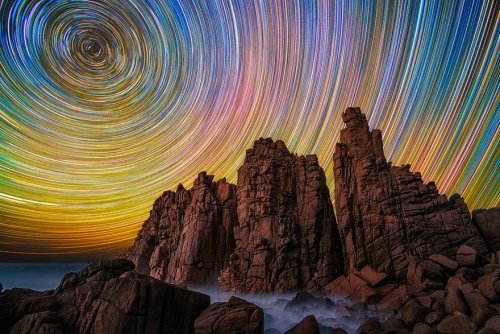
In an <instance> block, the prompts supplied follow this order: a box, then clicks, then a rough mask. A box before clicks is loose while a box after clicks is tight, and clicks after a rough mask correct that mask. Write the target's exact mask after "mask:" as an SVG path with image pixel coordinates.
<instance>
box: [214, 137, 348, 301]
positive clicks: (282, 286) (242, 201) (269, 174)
mask: <svg viewBox="0 0 500 334" xmlns="http://www.w3.org/2000/svg"><path fill="white" fill-rule="evenodd" d="M236 198H237V203H238V226H236V227H235V229H234V236H235V239H236V249H235V251H234V254H232V255H231V257H230V266H229V267H228V268H227V269H226V270H225V271H224V272H223V274H222V277H221V278H220V283H221V289H222V290H223V291H238V292H249V293H262V292H284V291H297V290H299V289H302V288H305V287H309V288H311V287H313V286H323V285H325V284H327V283H328V282H329V281H331V279H332V278H333V277H335V276H337V275H338V274H339V273H340V272H341V271H342V268H343V263H342V255H341V245H340V237H339V233H338V230H337V225H336V222H335V216H334V213H333V207H332V204H331V200H330V195H329V191H328V188H327V186H326V180H325V174H324V171H323V169H322V168H321V167H320V166H319V165H318V160H317V158H316V156H315V155H309V156H307V157H304V156H300V157H297V156H296V155H294V154H292V153H290V152H289V151H288V149H287V148H286V146H285V144H284V143H283V142H282V141H279V140H278V141H276V142H273V141H272V140H271V139H262V138H261V139H260V140H258V141H256V142H255V145H254V147H253V149H250V150H247V153H246V158H245V162H244V164H243V165H242V166H241V167H240V169H239V170H238V186H237V193H236Z"/></svg>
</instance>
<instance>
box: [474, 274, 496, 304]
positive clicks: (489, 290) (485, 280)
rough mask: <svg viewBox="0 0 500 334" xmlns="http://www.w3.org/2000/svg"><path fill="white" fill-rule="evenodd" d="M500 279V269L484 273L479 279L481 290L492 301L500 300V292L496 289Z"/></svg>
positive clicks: (478, 284)
mask: <svg viewBox="0 0 500 334" xmlns="http://www.w3.org/2000/svg"><path fill="white" fill-rule="evenodd" d="M499 281H500V270H496V271H494V272H492V273H490V274H487V275H484V276H482V277H480V278H479V279H478V280H477V286H478V288H479V291H481V293H482V294H483V296H485V297H486V298H488V299H489V301H490V302H492V303H498V302H500V293H498V291H497V290H496V289H495V284H496V283H497V282H499Z"/></svg>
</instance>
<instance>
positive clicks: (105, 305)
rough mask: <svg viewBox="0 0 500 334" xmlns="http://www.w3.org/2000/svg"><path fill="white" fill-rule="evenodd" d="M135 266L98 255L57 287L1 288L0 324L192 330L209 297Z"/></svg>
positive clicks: (55, 330) (140, 333) (137, 332)
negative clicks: (34, 290) (39, 289)
mask: <svg viewBox="0 0 500 334" xmlns="http://www.w3.org/2000/svg"><path fill="white" fill-rule="evenodd" d="M133 269H134V265H133V263H131V262H130V261H128V260H123V259H122V260H112V261H101V262H99V263H94V264H91V265H89V266H88V267H86V268H85V269H83V270H82V271H80V272H79V273H70V274H67V275H66V276H65V277H64V278H63V280H62V281H61V284H60V285H59V287H58V288H57V289H56V290H55V291H54V290H49V291H46V292H44V293H38V294H34V293H32V292H28V293H17V292H15V291H14V292H11V291H9V290H7V291H4V292H3V293H2V294H0V315H3V317H0V328H1V329H2V330H5V331H6V332H7V333H12V334H14V333H16V334H28V333H29V334H34V333H38V334H41V333H51V334H59V333H60V334H62V333H94V334H108V333H117V334H120V333H123V334H125V333H127V334H128V333H132V334H160V333H186V334H187V333H192V332H193V329H194V328H193V324H194V321H195V319H196V317H198V316H199V315H200V313H201V312H202V311H203V310H204V309H205V308H206V307H208V306H209V304H210V298H209V297H208V296H206V295H204V294H201V293H198V292H194V291H189V290H185V289H181V288H178V287H175V286H172V285H169V284H166V283H163V282H161V281H159V280H156V279H154V278H151V277H149V276H145V275H142V274H139V273H137V272H134V271H132V270H133ZM6 315H7V316H6ZM9 328H10V331H9ZM2 333H3V331H2Z"/></svg>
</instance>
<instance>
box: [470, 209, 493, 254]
mask: <svg viewBox="0 0 500 334" xmlns="http://www.w3.org/2000/svg"><path fill="white" fill-rule="evenodd" d="M472 221H473V222H474V224H476V226H477V228H478V230H479V231H480V232H481V235H482V236H483V238H484V240H485V241H486V246H487V247H488V251H489V252H491V253H493V252H497V251H500V208H491V209H487V210H474V211H472Z"/></svg>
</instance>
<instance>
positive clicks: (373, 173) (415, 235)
mask: <svg viewBox="0 0 500 334" xmlns="http://www.w3.org/2000/svg"><path fill="white" fill-rule="evenodd" d="M342 118H343V121H344V123H345V124H346V127H345V129H343V130H342V131H341V134H340V142H339V143H338V144H337V146H336V149H335V153H334V172H335V206H336V213H337V217H338V219H339V227H340V229H341V234H342V237H343V242H344V251H345V261H346V263H345V264H346V271H347V272H350V271H352V270H359V269H361V268H362V267H363V266H365V265H370V266H372V267H373V268H375V269H376V270H377V271H383V272H385V273H387V274H388V275H389V276H390V277H391V278H393V279H404V278H406V273H407V268H408V261H409V258H410V257H411V258H412V259H413V260H414V261H415V262H416V263H419V262H421V261H423V260H426V259H427V258H428V257H429V256H431V255H432V254H441V255H445V256H447V257H449V258H452V259H454V258H455V255H456V251H457V249H458V247H460V246H461V245H462V244H467V245H469V246H471V247H473V248H474V249H476V250H477V251H478V252H479V253H480V254H484V253H485V252H486V247H485V244H484V241H483V240H482V239H481V238H480V237H479V236H478V231H477V229H476V227H475V226H474V224H473V223H472V221H471V215H470V212H469V210H468V209H467V206H466V205H465V204H464V202H463V200H462V198H461V197H460V196H458V195H453V196H452V197H451V198H450V199H447V197H446V195H440V194H439V193H438V190H437V189H436V186H435V184H434V183H433V182H430V183H428V184H425V183H424V182H423V181H422V178H421V176H420V174H419V173H412V172H410V166H409V165H406V166H402V167H393V166H391V164H390V163H388V162H387V161H386V159H385V156H384V151H383V145H382V135H381V132H380V130H373V131H372V132H370V130H369V128H368V123H367V121H366V117H365V115H364V114H362V113H361V111H360V110H359V108H348V109H347V110H346V112H345V113H344V114H343V115H342Z"/></svg>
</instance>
